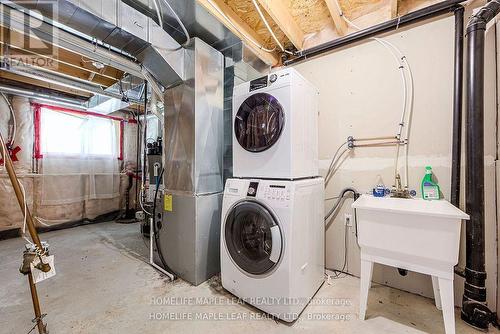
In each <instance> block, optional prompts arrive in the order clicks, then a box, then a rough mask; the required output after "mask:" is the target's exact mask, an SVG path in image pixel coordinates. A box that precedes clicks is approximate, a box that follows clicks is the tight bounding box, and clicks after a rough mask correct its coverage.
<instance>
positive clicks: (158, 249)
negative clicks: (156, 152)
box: [150, 168, 179, 279]
mask: <svg viewBox="0 0 500 334" xmlns="http://www.w3.org/2000/svg"><path fill="white" fill-rule="evenodd" d="M164 172H165V168H162V169H161V173H160V176H159V177H158V181H157V182H156V190H155V198H154V202H153V221H152V222H151V224H153V235H154V238H155V245H156V250H157V251H158V257H159V258H160V261H161V264H162V265H163V268H165V270H166V271H168V272H170V273H172V274H173V275H174V279H176V278H177V277H178V276H179V275H177V274H176V273H175V272H174V271H173V270H172V268H170V267H169V266H168V264H167V261H165V258H164V257H163V253H162V251H161V248H160V243H159V241H158V239H159V235H158V229H157V226H156V223H155V218H156V201H157V199H158V190H159V189H160V183H161V181H162V178H163V173H164ZM153 235H152V236H150V238H152V237H153Z"/></svg>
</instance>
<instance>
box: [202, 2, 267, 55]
mask: <svg viewBox="0 0 500 334" xmlns="http://www.w3.org/2000/svg"><path fill="white" fill-rule="evenodd" d="M207 1H208V3H209V4H210V6H212V8H214V9H215V10H216V11H217V13H219V15H220V16H222V17H223V18H224V19H225V20H226V21H227V22H228V23H229V24H230V25H231V27H233V29H234V30H235V31H237V32H239V33H240V34H241V35H242V36H243V37H244V38H245V39H246V40H247V41H249V42H250V43H252V44H253V45H255V46H256V47H257V48H259V49H260V50H262V51H265V52H274V51H275V50H276V48H274V49H266V48H265V47H264V46H262V45H260V44H259V43H257V42H256V41H254V40H253V38H251V37H249V36H248V35H246V34H245V32H244V31H241V30H240V29H238V28H237V27H236V26H235V25H234V24H233V22H232V21H231V19H229V17H227V15H226V14H225V13H224V12H223V11H222V10H221V9H220V8H219V6H217V5H216V4H214V3H213V1H212V0H207Z"/></svg>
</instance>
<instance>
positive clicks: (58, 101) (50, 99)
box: [0, 84, 87, 109]
mask: <svg viewBox="0 0 500 334" xmlns="http://www.w3.org/2000/svg"><path fill="white" fill-rule="evenodd" d="M0 92H2V93H5V94H12V95H17V96H22V97H26V98H30V99H33V100H36V101H40V102H43V103H47V104H54V105H58V106H62V107H69V108H74V109H87V107H86V103H85V102H84V101H80V100H78V99H72V98H66V97H59V96H54V95H53V94H44V93H40V92H35V91H33V90H28V89H23V88H17V87H13V86H6V85H3V84H0Z"/></svg>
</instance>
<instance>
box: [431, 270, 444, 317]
mask: <svg viewBox="0 0 500 334" xmlns="http://www.w3.org/2000/svg"><path fill="white" fill-rule="evenodd" d="M431 277H432V289H433V290H434V301H435V303H436V308H437V309H438V310H442V309H443V308H442V307H441V294H440V292H439V279H438V278H437V277H436V276H431Z"/></svg>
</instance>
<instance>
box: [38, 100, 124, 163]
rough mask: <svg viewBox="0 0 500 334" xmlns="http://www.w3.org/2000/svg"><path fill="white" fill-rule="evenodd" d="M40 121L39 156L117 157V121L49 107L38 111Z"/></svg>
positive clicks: (118, 127) (118, 129) (118, 128)
mask: <svg viewBox="0 0 500 334" xmlns="http://www.w3.org/2000/svg"><path fill="white" fill-rule="evenodd" d="M40 118H41V120H40V121H41V122H40V125H41V131H40V141H41V153H42V154H43V155H44V156H46V155H58V156H74V157H81V156H91V157H94V158H111V157H117V156H118V154H117V152H118V151H119V140H118V138H119V131H120V126H119V122H118V121H115V120H113V119H108V118H103V117H96V116H92V115H89V114H85V113H80V112H78V113H76V112H75V113H71V112H68V111H60V110H54V109H51V108H49V107H43V108H41V115H40Z"/></svg>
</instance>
